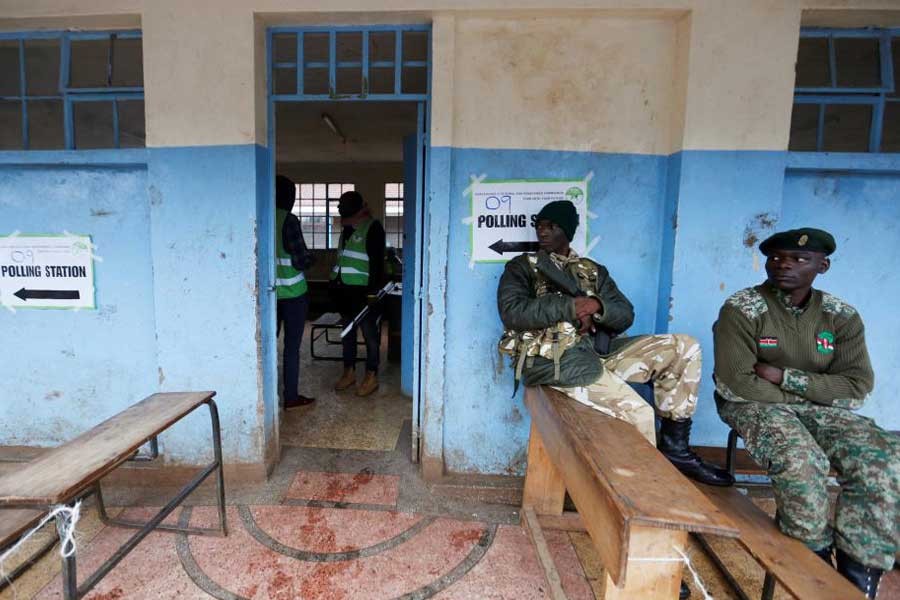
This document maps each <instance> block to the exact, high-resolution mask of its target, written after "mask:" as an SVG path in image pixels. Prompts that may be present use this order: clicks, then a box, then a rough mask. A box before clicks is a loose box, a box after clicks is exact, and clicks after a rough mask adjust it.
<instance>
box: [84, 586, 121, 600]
mask: <svg viewBox="0 0 900 600" xmlns="http://www.w3.org/2000/svg"><path fill="white" fill-rule="evenodd" d="M124 597H125V592H124V591H123V590H122V588H120V587H114V588H113V589H111V590H109V591H108V592H104V593H102V594H94V595H93V596H91V600H119V598H124Z"/></svg>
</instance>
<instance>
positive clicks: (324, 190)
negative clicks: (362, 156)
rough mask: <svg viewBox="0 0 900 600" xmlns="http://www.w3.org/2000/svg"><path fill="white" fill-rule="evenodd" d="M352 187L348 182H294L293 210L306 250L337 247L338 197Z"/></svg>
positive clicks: (338, 242) (353, 186)
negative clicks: (297, 219) (295, 184)
mask: <svg viewBox="0 0 900 600" xmlns="http://www.w3.org/2000/svg"><path fill="white" fill-rule="evenodd" d="M355 189H356V186H355V185H354V184H352V183H298V184H297V186H296V190H297V195H296V200H295V201H294V209H293V211H292V212H293V213H294V214H295V215H297V217H299V218H300V228H301V230H302V231H303V239H304V240H305V241H306V246H307V247H308V248H310V249H320V250H322V249H327V248H337V247H338V245H339V244H340V239H341V225H340V216H339V215H338V200H339V199H340V197H341V194H343V193H344V192H350V191H353V190H355Z"/></svg>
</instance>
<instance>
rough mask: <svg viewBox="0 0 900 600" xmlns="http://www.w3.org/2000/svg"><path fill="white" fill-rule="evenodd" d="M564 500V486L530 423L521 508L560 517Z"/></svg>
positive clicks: (535, 427)
mask: <svg viewBox="0 0 900 600" xmlns="http://www.w3.org/2000/svg"><path fill="white" fill-rule="evenodd" d="M565 498H566V486H565V484H564V483H563V480H562V477H561V476H560V474H559V472H558V471H557V470H556V467H554V466H553V462H552V461H551V460H550V456H549V455H548V454H547V449H546V448H545V447H544V442H543V441H542V440H541V434H540V433H539V432H538V430H537V425H535V423H534V422H533V421H532V423H531V436H530V437H529V438H528V469H527V470H526V471H525V490H524V491H523V492H522V508H523V509H524V508H532V509H533V510H534V512H535V513H536V514H539V515H561V514H562V511H563V501H564V500H565Z"/></svg>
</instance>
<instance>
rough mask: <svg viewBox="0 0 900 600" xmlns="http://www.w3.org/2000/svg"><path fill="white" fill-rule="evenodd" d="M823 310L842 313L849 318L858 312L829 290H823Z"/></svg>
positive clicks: (836, 313)
mask: <svg viewBox="0 0 900 600" xmlns="http://www.w3.org/2000/svg"><path fill="white" fill-rule="evenodd" d="M822 310H824V311H825V312H827V313H831V314H833V315H840V316H842V317H844V318H846V319H849V318H850V317H852V316H853V315H855V314H856V309H855V308H853V307H852V306H850V305H849V304H847V303H846V302H844V301H843V300H841V299H840V298H838V297H837V296H832V295H831V294H829V293H828V292H822Z"/></svg>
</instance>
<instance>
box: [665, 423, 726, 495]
mask: <svg viewBox="0 0 900 600" xmlns="http://www.w3.org/2000/svg"><path fill="white" fill-rule="evenodd" d="M660 420H661V421H662V425H661V426H660V428H659V441H658V443H657V448H658V449H659V451H660V452H662V453H663V455H664V456H665V457H666V458H668V459H669V461H670V462H671V463H672V464H673V465H675V467H676V468H677V469H678V470H679V471H681V472H682V473H683V474H685V475H687V476H688V477H690V478H691V479H694V480H695V481H699V482H700V483H705V484H708V485H717V486H721V487H726V486H729V485H733V484H734V477H732V476H731V475H730V474H729V473H728V471H726V470H725V469H722V468H719V467H717V466H715V465H711V464H709V463H705V462H703V461H702V460H701V459H700V457H699V456H697V455H696V454H694V452H693V451H692V450H691V448H690V446H688V440H689V439H690V437H691V420H690V419H685V420H684V421H673V420H672V419H660Z"/></svg>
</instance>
